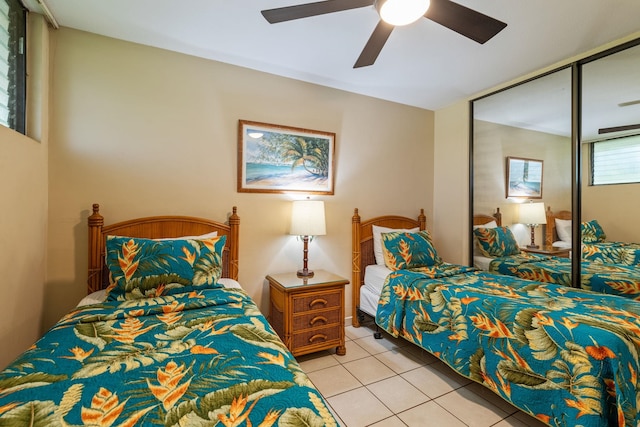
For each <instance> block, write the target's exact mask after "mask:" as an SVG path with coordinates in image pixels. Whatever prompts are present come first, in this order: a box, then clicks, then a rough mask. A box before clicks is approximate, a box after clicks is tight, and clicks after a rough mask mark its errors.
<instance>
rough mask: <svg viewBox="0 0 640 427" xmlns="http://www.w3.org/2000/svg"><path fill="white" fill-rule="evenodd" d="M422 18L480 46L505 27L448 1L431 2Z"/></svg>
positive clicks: (498, 22)
mask: <svg viewBox="0 0 640 427" xmlns="http://www.w3.org/2000/svg"><path fill="white" fill-rule="evenodd" d="M424 17H425V18H428V19H430V20H432V21H434V22H437V23H438V24H440V25H443V26H445V27H447V28H449V29H451V30H453V31H455V32H456V33H458V34H461V35H463V36H465V37H467V38H470V39H471V40H474V41H476V42H478V43H480V44H484V43H486V42H487V41H488V40H489V39H491V38H492V37H493V36H495V35H496V34H498V33H499V32H500V31H502V30H503V29H504V28H505V27H506V26H507V24H505V23H504V22H502V21H498V20H497V19H495V18H492V17H490V16H487V15H485V14H483V13H480V12H476V11H475V10H473V9H469V8H468V7H465V6H462V5H460V4H458V3H454V2H452V1H450V0H431V6H429V10H427V13H425V14H424Z"/></svg>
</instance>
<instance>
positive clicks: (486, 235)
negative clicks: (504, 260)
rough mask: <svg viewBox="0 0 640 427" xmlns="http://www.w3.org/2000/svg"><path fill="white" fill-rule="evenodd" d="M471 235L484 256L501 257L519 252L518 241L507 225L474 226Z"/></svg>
mask: <svg viewBox="0 0 640 427" xmlns="http://www.w3.org/2000/svg"><path fill="white" fill-rule="evenodd" d="M473 235H474V236H475V238H476V241H477V242H478V248H479V249H480V252H482V255H484V256H487V257H501V256H509V255H517V254H519V253H520V248H519V247H518V242H517V241H516V238H515V236H514V235H513V233H512V232H511V230H510V229H509V228H508V227H495V228H476V229H475V230H473Z"/></svg>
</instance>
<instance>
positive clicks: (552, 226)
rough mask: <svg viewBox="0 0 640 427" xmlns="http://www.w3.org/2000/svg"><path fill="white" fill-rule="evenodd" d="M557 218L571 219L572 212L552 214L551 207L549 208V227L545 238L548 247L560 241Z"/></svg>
mask: <svg viewBox="0 0 640 427" xmlns="http://www.w3.org/2000/svg"><path fill="white" fill-rule="evenodd" d="M556 218H558V219H571V218H572V215H571V211H558V212H551V206H547V226H546V232H545V237H544V244H545V245H547V246H551V245H552V244H553V242H557V241H558V240H560V237H558V232H557V230H556V221H555V219H556Z"/></svg>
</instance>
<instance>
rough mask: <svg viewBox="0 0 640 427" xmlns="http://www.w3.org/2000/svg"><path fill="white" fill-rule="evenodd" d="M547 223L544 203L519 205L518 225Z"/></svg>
mask: <svg viewBox="0 0 640 427" xmlns="http://www.w3.org/2000/svg"><path fill="white" fill-rule="evenodd" d="M546 223H547V214H546V212H545V211H544V203H542V202H540V203H523V204H521V205H520V224H528V225H538V224H546Z"/></svg>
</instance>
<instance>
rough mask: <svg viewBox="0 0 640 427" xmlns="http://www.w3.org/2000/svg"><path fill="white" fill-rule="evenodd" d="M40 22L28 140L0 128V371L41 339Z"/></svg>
mask: <svg viewBox="0 0 640 427" xmlns="http://www.w3.org/2000/svg"><path fill="white" fill-rule="evenodd" d="M47 38H48V32H47V31H46V27H45V24H44V21H43V20H42V19H39V18H38V17H37V16H30V17H29V33H28V40H29V46H28V52H29V58H28V67H29V69H28V75H29V77H28V81H27V82H28V88H27V92H28V94H29V105H30V108H29V110H28V132H27V133H28V135H29V136H24V135H22V134H20V133H17V132H15V131H13V130H11V129H7V128H6V127H4V126H0V200H2V214H1V215H0V275H1V276H2V278H3V279H2V281H0V294H1V295H2V298H0V347H1V348H2V350H1V351H0V368H2V367H4V366H5V365H6V364H8V363H9V362H10V361H11V360H13V359H14V358H15V357H16V356H17V355H18V354H19V353H21V352H22V351H24V350H25V349H26V348H27V347H28V346H30V345H31V344H32V343H33V342H34V341H35V340H36V339H37V338H38V337H39V336H40V334H41V317H42V309H43V305H46V304H47V300H46V296H45V295H44V290H43V284H44V281H45V274H46V272H45V257H46V227H47V145H48V144H47V141H46V137H44V138H43V137H42V134H43V132H45V133H46V128H47V125H46V116H47V97H46V92H47V87H48V83H47V80H46V75H47V71H48V63H47V55H48V49H47V48H46V46H47V45H48V42H47Z"/></svg>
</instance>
